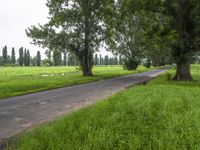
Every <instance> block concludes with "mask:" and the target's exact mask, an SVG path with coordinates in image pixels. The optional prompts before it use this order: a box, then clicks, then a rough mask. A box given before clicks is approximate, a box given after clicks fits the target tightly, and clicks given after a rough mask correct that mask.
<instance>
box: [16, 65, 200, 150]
mask: <svg viewBox="0 0 200 150" xmlns="http://www.w3.org/2000/svg"><path fill="white" fill-rule="evenodd" d="M174 73H175V70H172V71H170V72H169V73H167V74H164V75H162V76H160V77H159V78H157V79H155V80H153V81H151V82H150V83H148V84H147V85H145V86H143V85H140V86H136V87H134V88H131V89H128V90H127V91H124V92H121V93H119V94H117V95H115V96H112V97H110V98H108V99H107V100H105V101H102V102H99V103H97V104H96V105H94V106H90V107H88V108H86V109H82V110H80V111H78V112H75V113H72V114H70V115H68V116H66V117H64V118H62V119H60V120H57V121H54V122H52V123H49V124H46V125H42V126H41V127H39V128H36V129H34V130H33V131H31V132H29V133H26V134H24V135H22V136H21V137H19V138H18V139H17V141H15V142H16V143H15V146H16V147H15V148H16V149H20V150H26V149H29V150H38V149H40V150H43V149H59V150H62V149H63V150H64V149H148V150H149V149H172V150H173V149H199V148H200V144H199V140H200V109H199V108H200V97H199V87H200V67H199V66H193V67H192V73H193V76H194V77H195V81H194V82H174V81H171V77H172V76H173V75H174Z"/></svg>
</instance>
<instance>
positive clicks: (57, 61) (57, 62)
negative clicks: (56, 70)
mask: <svg viewBox="0 0 200 150" xmlns="http://www.w3.org/2000/svg"><path fill="white" fill-rule="evenodd" d="M53 62H54V65H55V66H60V65H61V51H56V50H55V51H53Z"/></svg>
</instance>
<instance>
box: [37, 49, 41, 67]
mask: <svg viewBox="0 0 200 150" xmlns="http://www.w3.org/2000/svg"><path fill="white" fill-rule="evenodd" d="M36 58H37V66H41V54H40V51H38V52H37V56H36Z"/></svg>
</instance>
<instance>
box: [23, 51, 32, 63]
mask: <svg viewBox="0 0 200 150" xmlns="http://www.w3.org/2000/svg"><path fill="white" fill-rule="evenodd" d="M30 57H31V56H30V52H29V50H26V51H25V62H24V65H25V66H30V63H31V58H30Z"/></svg>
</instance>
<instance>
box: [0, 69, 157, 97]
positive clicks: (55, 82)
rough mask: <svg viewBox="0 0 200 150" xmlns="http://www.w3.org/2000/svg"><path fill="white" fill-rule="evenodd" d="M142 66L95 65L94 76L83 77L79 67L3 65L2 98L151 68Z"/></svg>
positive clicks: (1, 75) (0, 71) (0, 90)
mask: <svg viewBox="0 0 200 150" xmlns="http://www.w3.org/2000/svg"><path fill="white" fill-rule="evenodd" d="M151 69H153V68H150V69H147V68H145V67H142V66H140V67H139V68H138V69H137V71H127V70H123V68H122V67H121V66H113V67H94V69H93V72H94V76H93V77H83V76H82V74H81V72H80V71H78V70H77V67H1V68H0V99H3V98H6V97H11V96H17V95H23V94H27V93H32V92H38V91H43V90H48V89H54V88H60V87H65V86H71V85H77V84H83V83H89V82H93V81H97V80H101V79H108V78H112V77H117V76H123V75H129V74H134V73H140V72H144V71H148V70H151Z"/></svg>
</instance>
